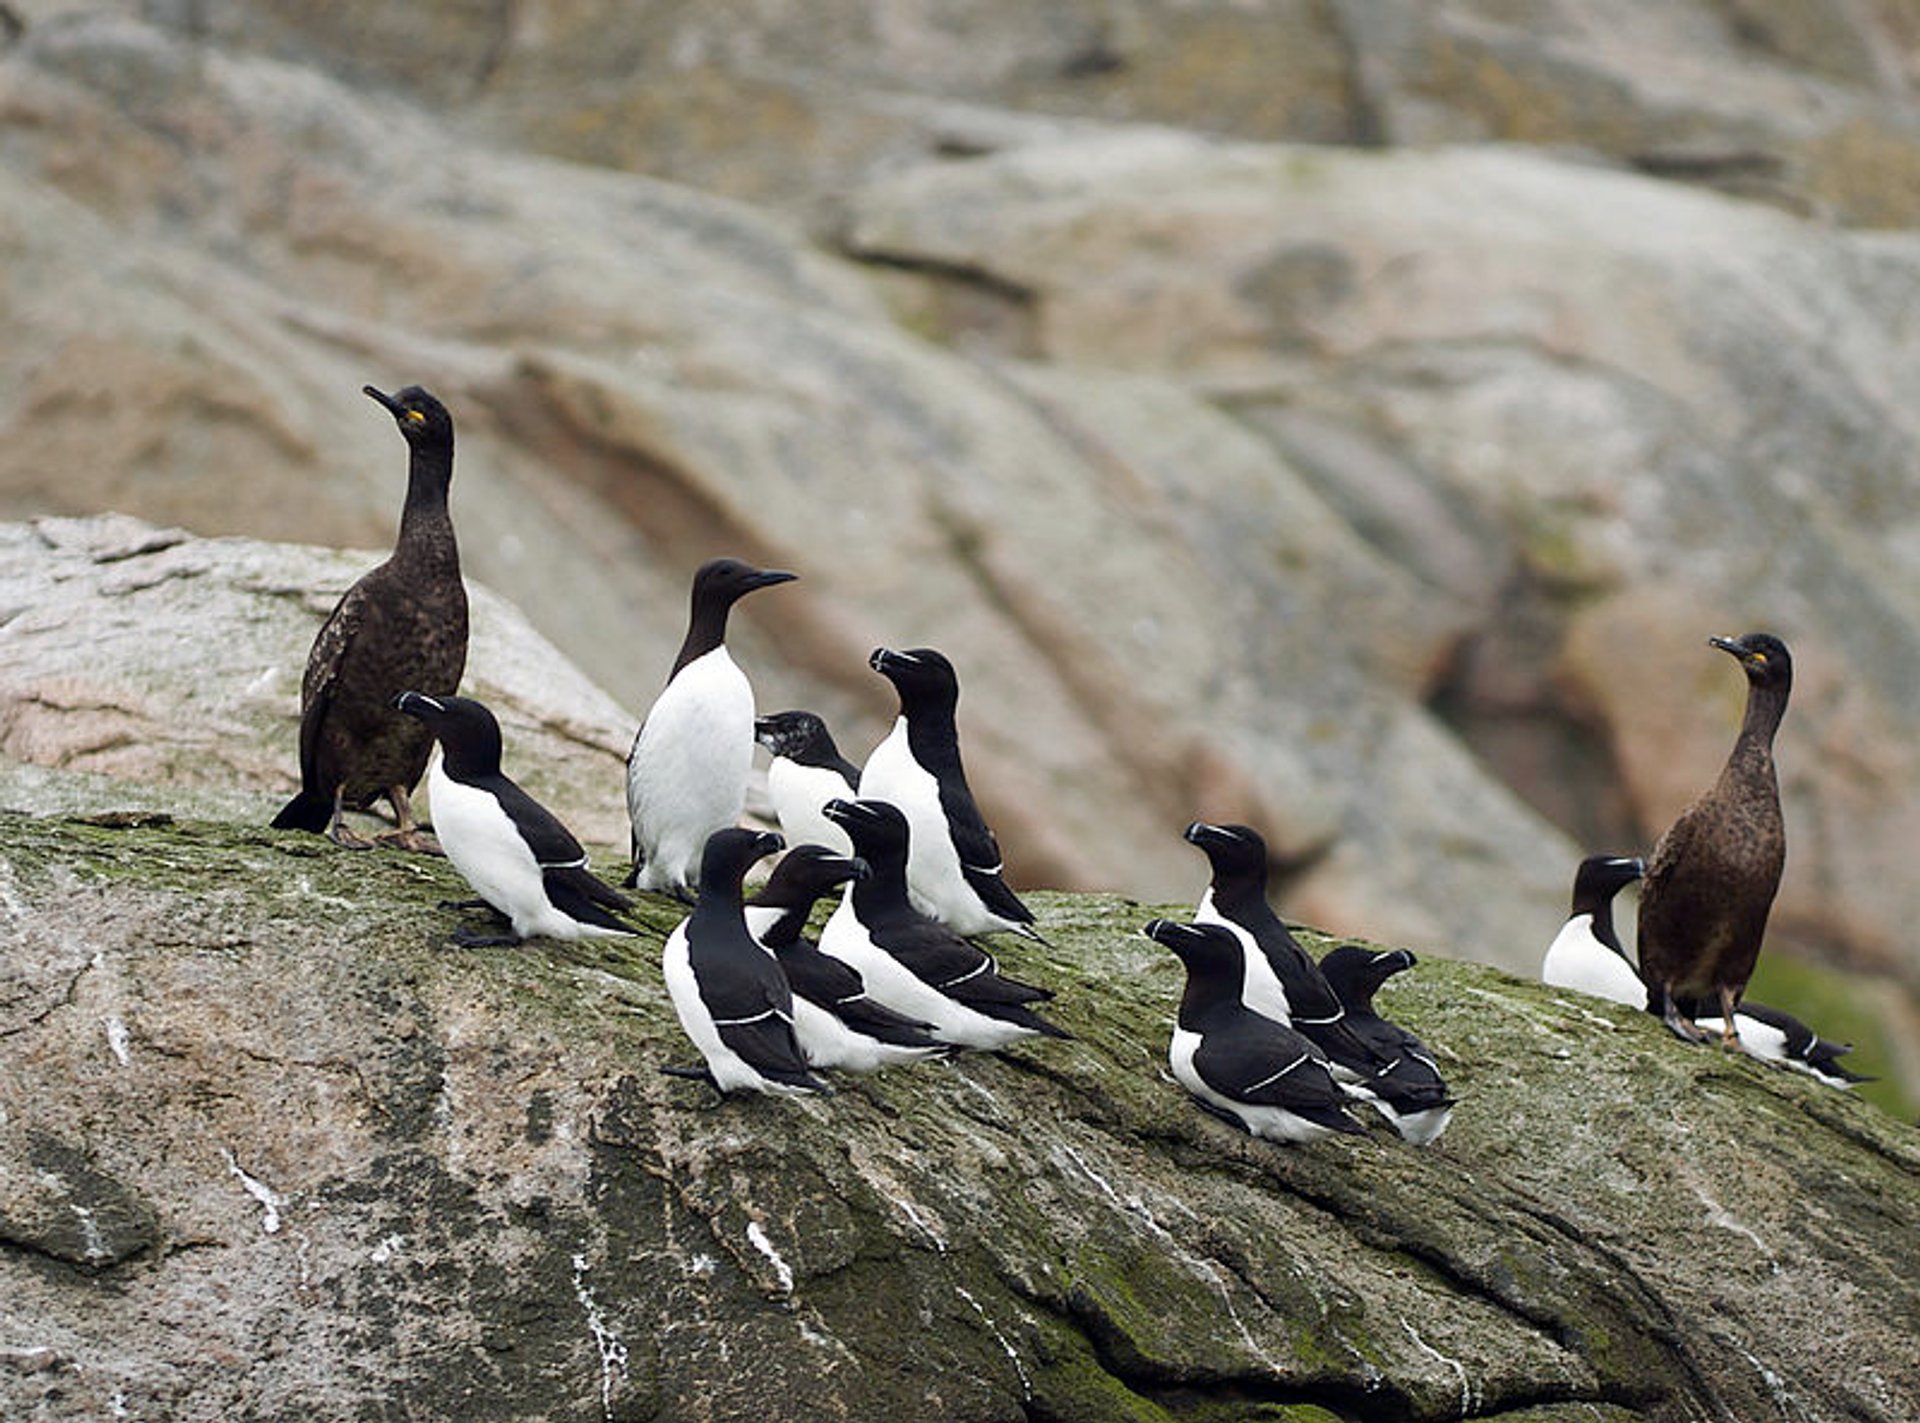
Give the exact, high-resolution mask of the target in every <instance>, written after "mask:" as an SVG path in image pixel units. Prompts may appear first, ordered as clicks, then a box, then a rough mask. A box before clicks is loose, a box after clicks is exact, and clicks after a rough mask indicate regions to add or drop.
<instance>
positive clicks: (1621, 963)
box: [1540, 914, 1647, 1008]
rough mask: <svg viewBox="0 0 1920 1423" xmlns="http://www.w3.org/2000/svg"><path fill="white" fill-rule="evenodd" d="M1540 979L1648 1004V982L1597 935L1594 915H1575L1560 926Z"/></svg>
mask: <svg viewBox="0 0 1920 1423" xmlns="http://www.w3.org/2000/svg"><path fill="white" fill-rule="evenodd" d="M1540 980H1541V982H1543V983H1549V984H1552V985H1553V986H1554V987H1556V988H1571V989H1574V990H1575V991H1577V992H1580V993H1590V994H1592V995H1593V996H1594V997H1595V998H1605V999H1608V1000H1610V1001H1612V1002H1614V1003H1622V1004H1625V1005H1626V1006H1627V1007H1629V1008H1645V1007H1646V1006H1647V986H1646V984H1644V983H1642V982H1641V981H1640V975H1639V974H1638V973H1636V972H1635V971H1634V968H1633V965H1632V964H1630V963H1628V962H1627V961H1626V960H1625V959H1624V958H1622V957H1621V956H1620V955H1619V954H1617V953H1615V952H1614V951H1613V950H1612V949H1610V948H1608V947H1607V946H1606V945H1605V944H1603V943H1601V942H1600V940H1599V939H1598V938H1596V937H1595V936H1594V932H1593V916H1592V915H1591V914H1576V915H1574V916H1573V917H1572V918H1570V919H1568V920H1567V922H1566V923H1565V924H1563V925H1562V926H1561V928H1560V932H1559V933H1558V934H1557V935H1555V936H1554V940H1553V942H1552V943H1551V944H1549V945H1548V946H1547V955H1546V957H1545V958H1544V959H1542V960H1541V962H1540Z"/></svg>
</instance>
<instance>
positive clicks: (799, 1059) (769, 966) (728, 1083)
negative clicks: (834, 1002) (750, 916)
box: [661, 826, 833, 1096]
mask: <svg viewBox="0 0 1920 1423" xmlns="http://www.w3.org/2000/svg"><path fill="white" fill-rule="evenodd" d="M781 844H782V841H781V839H780V837H779V836H778V835H775V834H774V833H773V832H772V831H760V830H747V829H743V828H735V827H731V826H729V827H727V828H725V829H721V830H716V831H714V832H713V834H712V835H710V836H708V837H707V843H706V846H705V848H704V850H703V851H702V854H701V857H700V897H699V899H698V901H697V902H696V903H695V904H694V909H693V913H692V914H690V915H689V916H688V917H687V918H685V919H683V920H681V921H680V923H679V924H677V925H675V926H674V930H673V933H671V934H670V935H668V936H667V946H666V949H665V951H664V952H663V954H662V956H661V966H662V969H663V970H664V972H665V974H666V980H667V993H668V995H669V996H670V997H671V998H672V999H673V1010H674V1012H675V1013H677V1014H678V1015H679V1017H680V1026H681V1027H682V1028H684V1029H685V1030H686V1034H687V1036H688V1037H690V1038H692V1039H693V1045H694V1046H695V1047H697V1048H699V1049H700V1055H701V1057H703V1058H705V1059H706V1067H705V1069H704V1071H703V1070H701V1069H699V1068H691V1069H689V1068H673V1069H669V1071H670V1072H671V1073H672V1074H673V1075H675V1076H701V1077H705V1078H707V1079H708V1080H709V1081H711V1082H712V1083H713V1085H714V1086H715V1087H717V1088H719V1089H720V1090H721V1091H722V1092H771V1093H775V1094H777V1095H780V1096H797V1095H799V1094H801V1093H805V1092H831V1091H832V1090H833V1089H832V1088H831V1087H829V1086H828V1085H827V1084H826V1083H825V1082H823V1081H822V1080H821V1079H820V1078H818V1077H816V1076H814V1075H813V1073H812V1071H811V1070H810V1069H809V1067H808V1065H807V1060H806V1058H805V1056H803V1055H802V1053H801V1051H800V1044H799V1043H798V1042H797V1041H796V1040H795V1038H794V1035H793V990H792V989H791V988H790V987H789V986H788V984H787V976H786V975H785V974H784V973H782V972H781V971H780V965H779V964H778V963H776V962H774V957H773V955H772V954H771V953H769V952H768V951H767V950H766V949H765V948H764V947H762V946H761V945H760V944H759V943H758V942H757V941H756V940H755V939H754V937H753V935H752V934H750V933H748V932H747V921H746V918H745V916H744V914H743V912H742V908H741V903H740V881H741V879H742V878H743V877H744V876H745V875H746V872H747V869H748V867H749V866H751V865H752V864H753V863H754V862H755V861H757V860H760V859H763V858H765V857H766V856H768V855H771V854H773V853H774V852H775V851H776V850H778V849H779V848H780V847H781Z"/></svg>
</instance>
